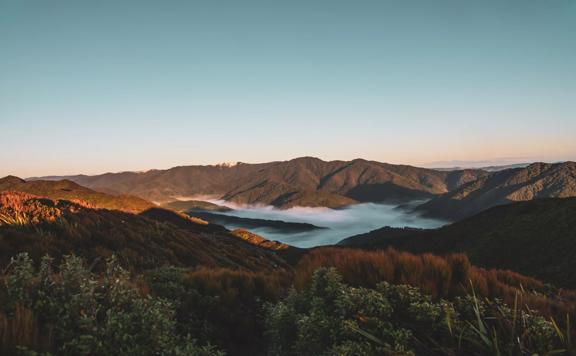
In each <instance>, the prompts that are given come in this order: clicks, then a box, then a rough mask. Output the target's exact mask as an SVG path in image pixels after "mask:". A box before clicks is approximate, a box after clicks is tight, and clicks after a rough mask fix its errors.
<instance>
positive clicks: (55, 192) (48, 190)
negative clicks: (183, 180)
mask: <svg viewBox="0 0 576 356" xmlns="http://www.w3.org/2000/svg"><path fill="white" fill-rule="evenodd" d="M0 191H19V192H25V193H30V194H34V195H37V196H41V197H46V198H50V199H56V200H57V199H65V200H70V201H82V202H84V203H87V204H89V205H90V206H92V207H94V208H103V209H115V210H122V211H126V212H140V211H144V210H146V209H150V208H152V207H154V204H152V203H151V202H149V201H147V200H144V199H142V198H139V197H135V196H131V195H126V194H120V195H113V194H106V193H102V192H97V191H94V190H92V189H89V188H86V187H83V186H81V185H78V184H77V183H74V182H72V181H70V180H58V181H49V180H36V181H25V180H23V179H20V178H18V177H14V176H7V177H4V178H0Z"/></svg>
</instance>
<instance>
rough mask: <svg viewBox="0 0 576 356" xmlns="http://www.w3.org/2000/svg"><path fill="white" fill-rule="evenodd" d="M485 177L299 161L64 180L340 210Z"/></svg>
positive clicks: (169, 196)
mask: <svg viewBox="0 0 576 356" xmlns="http://www.w3.org/2000/svg"><path fill="white" fill-rule="evenodd" d="M485 175H487V173H486V172H484V171H481V170H463V171H453V172H440V171H435V170H431V169H425V168H417V167H411V166H402V165H392V164H386V163H380V162H374V161H366V160H361V159H357V160H353V161H349V162H345V161H330V162H326V161H322V160H320V159H317V158H312V157H302V158H297V159H293V160H290V161H284V162H270V163H261V164H243V163H240V164H237V165H234V166H223V165H218V166H185V167H174V168H171V169H168V170H152V171H148V172H144V173H134V172H124V173H107V174H103V175H98V176H71V177H67V178H68V179H70V180H73V181H75V182H77V183H78V184H81V185H83V186H86V187H90V188H93V189H106V190H107V191H116V192H120V193H128V194H134V195H137V196H140V197H143V198H145V199H149V200H152V201H158V202H168V201H172V200H174V199H178V198H182V197H193V196H201V195H204V196H206V195H208V196H213V197H215V198H219V199H224V200H229V201H233V202H236V203H241V204H267V205H275V206H278V207H290V206H295V205H306V206H327V207H341V206H344V205H348V204H351V203H354V202H356V201H360V202H368V201H371V202H378V201H386V200H399V201H406V200H410V199H413V198H423V197H431V196H434V195H438V194H443V193H446V192H448V191H451V190H454V189H456V188H458V187H460V186H461V185H463V184H465V183H468V182H471V181H473V180H476V179H477V178H479V177H483V176H485Z"/></svg>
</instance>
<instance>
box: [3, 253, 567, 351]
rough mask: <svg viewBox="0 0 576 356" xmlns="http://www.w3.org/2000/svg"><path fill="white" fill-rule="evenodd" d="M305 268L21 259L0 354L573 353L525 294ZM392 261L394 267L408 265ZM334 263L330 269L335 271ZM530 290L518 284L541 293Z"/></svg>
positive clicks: (561, 327)
mask: <svg viewBox="0 0 576 356" xmlns="http://www.w3.org/2000/svg"><path fill="white" fill-rule="evenodd" d="M333 252H334V251H330V250H328V251H326V254H327V255H328V254H330V253H333ZM390 253H398V252H395V251H391V252H390ZM334 256H338V255H337V254H335V255H334ZM404 257H406V258H408V257H410V258H414V257H418V256H414V255H411V256H410V255H408V254H406V255H405V256H404ZM452 258H454V259H457V258H459V257H452ZM332 260H333V261H338V260H339V258H338V257H335V258H333V259H332ZM399 260H400V258H398V261H399ZM314 261H317V258H314V257H311V258H309V259H308V260H303V261H301V264H300V265H299V266H297V268H296V271H295V272H294V273H293V274H292V275H289V274H287V273H286V272H282V273H278V274H270V273H258V272H247V271H240V270H230V269H207V268H197V269H183V268H176V267H163V268H158V269H154V270H151V271H148V272H146V273H144V274H136V275H132V276H131V275H130V274H129V273H128V272H127V271H126V270H124V269H123V268H122V267H120V266H119V264H118V262H117V260H116V259H115V258H111V259H109V260H108V261H107V263H106V269H105V271H104V272H102V273H94V272H91V271H90V269H89V268H88V267H87V266H86V264H85V263H84V261H83V260H82V259H80V258H78V257H74V256H66V257H64V258H63V260H62V263H61V264H60V265H58V266H53V264H54V263H53V261H52V259H51V258H49V257H44V258H43V259H42V261H41V262H40V263H39V265H38V267H37V268H35V264H34V262H33V261H32V260H31V259H30V258H29V257H28V255H26V254H20V255H18V256H16V257H15V258H13V259H12V262H11V263H10V265H9V266H8V268H7V269H6V270H5V273H4V275H3V276H2V277H1V278H2V279H1V282H2V283H1V286H2V287H1V288H0V300H1V301H2V303H1V305H2V309H1V311H0V345H1V347H0V352H1V353H2V354H18V353H20V354H33V353H34V352H40V353H52V354H59V355H60V354H62V355H80V354H91V355H114V354H138V355H154V354H166V355H219V354H222V353H223V352H226V353H228V354H232V355H234V354H237V355H245V354H252V355H258V354H262V355H263V354H270V355H334V354H338V355H382V354H390V355H413V354H437V355H497V354H502V355H524V354H534V353H537V354H541V355H545V354H570V353H571V352H573V351H574V350H573V349H572V345H571V339H572V335H571V332H570V331H569V329H570V326H569V324H567V323H566V322H565V320H560V319H558V318H557V319H553V318H550V317H547V316H545V314H544V313H539V312H537V311H535V310H534V309H533V308H530V307H529V305H528V304H527V300H529V298H530V297H531V296H532V297H533V296H535V295H537V293H538V292H536V291H535V290H532V291H529V290H528V289H526V290H525V291H524V292H523V291H522V290H521V289H520V288H517V289H515V292H514V300H513V304H509V303H506V302H505V301H503V300H501V299H500V298H484V297H482V296H481V294H482V293H484V291H480V290H478V291H476V290H475V289H469V290H470V293H468V294H466V293H454V294H450V293H447V294H444V295H442V297H440V296H439V295H438V294H436V296H432V295H430V294H429V293H426V292H423V290H426V288H417V287H414V286H409V285H406V284H399V285H394V284H391V283H388V282H385V279H382V280H381V281H379V282H377V283H376V284H375V285H374V286H371V287H357V286H352V285H350V283H352V284H355V285H358V284H366V285H372V283H371V282H370V283H366V281H362V280H361V278H357V279H356V281H354V278H353V274H352V273H351V272H350V271H348V272H346V274H345V276H344V277H342V276H341V275H340V274H339V272H338V271H337V269H336V268H332V269H330V268H318V269H316V270H315V272H312V273H311V274H309V273H308V272H309V268H311V267H312V266H313V262H314ZM350 261H354V257H352V258H351V260H350ZM368 261H370V259H368ZM325 262H326V261H325ZM466 262H467V261H461V262H460V263H461V264H462V263H464V264H465V263H466ZM397 263H398V266H399V267H398V268H400V269H406V268H407V267H408V264H406V263H404V264H403V263H401V262H397ZM328 264H330V263H328ZM369 264H370V262H367V266H368V265H369ZM344 266H345V264H342V263H341V264H340V265H339V267H338V268H339V269H341V270H345V268H344ZM372 268H375V267H372ZM470 268H473V267H470ZM361 275H362V274H357V277H360V276H361ZM305 276H308V277H305ZM406 276H407V275H406ZM346 280H348V281H350V282H349V283H346V282H345V281H346ZM374 281H375V280H374ZM523 281H525V282H530V279H526V280H523ZM412 282H414V283H418V281H417V280H413V281H412ZM502 283H503V284H505V283H504V282H502ZM534 283H535V284H534V285H531V286H530V285H529V283H528V286H529V287H530V288H539V287H541V286H539V285H538V283H536V282H534ZM291 286H295V287H296V288H293V287H291ZM510 288H512V287H510ZM494 293H496V291H494ZM542 298H544V300H547V299H546V298H547V297H545V296H543V297H542ZM548 299H549V302H551V299H550V298H548ZM557 299H558V298H557ZM550 310H551V309H548V311H550Z"/></svg>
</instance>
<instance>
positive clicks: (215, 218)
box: [188, 211, 325, 233]
mask: <svg viewBox="0 0 576 356" xmlns="http://www.w3.org/2000/svg"><path fill="white" fill-rule="evenodd" d="M188 214H189V215H190V216H191V217H192V218H200V219H202V220H206V221H209V222H211V223H212V224H218V225H232V226H239V227H242V228H248V229H250V228H260V227H265V228H268V229H273V230H277V231H281V232H284V233H298V232H305V231H312V230H319V229H325V227H321V226H316V225H313V224H308V223H301V222H288V221H283V220H269V219H253V218H243V217H239V216H233V215H225V214H216V213H211V212H206V211H190V212H188Z"/></svg>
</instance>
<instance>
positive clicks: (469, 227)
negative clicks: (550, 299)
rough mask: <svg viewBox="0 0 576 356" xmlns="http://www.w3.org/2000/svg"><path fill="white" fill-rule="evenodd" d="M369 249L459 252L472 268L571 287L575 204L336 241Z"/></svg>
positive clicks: (514, 207)
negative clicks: (503, 271)
mask: <svg viewBox="0 0 576 356" xmlns="http://www.w3.org/2000/svg"><path fill="white" fill-rule="evenodd" d="M339 245H345V246H350V247H363V248H369V249H376V248H386V247H390V246H391V247H395V248H398V249H401V250H407V251H411V252H414V253H422V252H432V253H437V254H444V253H455V252H464V253H466V254H467V255H468V256H469V257H470V260H471V261H472V263H474V264H476V265H479V266H484V267H490V268H505V269H511V270H514V271H516V272H519V273H523V274H525V275H530V276H535V277H538V278H540V279H542V280H545V281H549V282H552V283H555V284H557V285H559V286H563V287H570V288H574V287H576V274H574V271H575V270H576V259H575V258H574V256H576V198H564V199H560V198H550V199H536V200H532V201H526V202H518V203H514V204H508V205H504V206H498V207H494V208H491V209H489V210H487V211H484V212H482V213H480V214H478V215H475V216H473V217H470V218H468V219H465V220H462V221H460V222H456V223H454V224H451V225H447V226H444V227H442V228H439V229H435V230H419V229H409V228H407V229H394V228H390V227H385V228H382V229H379V230H375V231H372V232H369V233H366V234H362V235H357V236H353V237H350V238H347V239H344V240H342V241H341V242H340V243H339Z"/></svg>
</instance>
